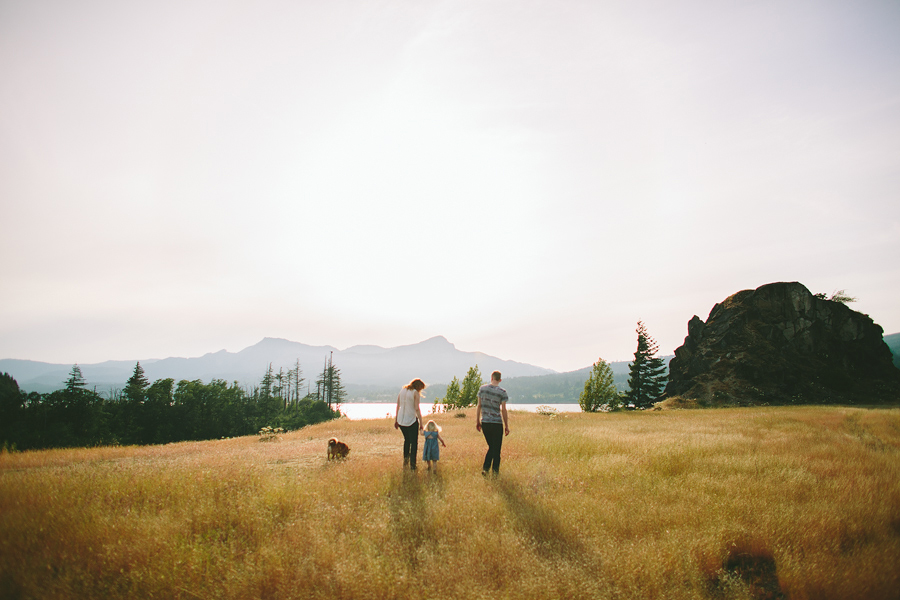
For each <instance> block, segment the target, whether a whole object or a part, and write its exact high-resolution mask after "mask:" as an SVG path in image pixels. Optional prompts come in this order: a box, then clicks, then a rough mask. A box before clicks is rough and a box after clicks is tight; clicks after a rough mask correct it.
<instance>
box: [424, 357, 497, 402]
mask: <svg viewBox="0 0 900 600" xmlns="http://www.w3.org/2000/svg"><path fill="white" fill-rule="evenodd" d="M482 385H484V380H483V379H482V378H481V371H480V370H479V369H478V365H475V366H474V367H470V368H469V371H468V372H467V373H466V376H465V377H463V380H462V383H460V382H459V379H457V378H456V376H455V375H454V377H453V379H452V380H451V381H450V383H448V384H447V391H446V392H445V393H444V397H443V398H435V400H434V408H433V411H432V412H440V411H441V410H444V411H447V410H455V409H460V408H468V407H470V406H475V405H476V404H478V390H479V389H480V388H481V386H482Z"/></svg>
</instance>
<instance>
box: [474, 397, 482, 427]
mask: <svg viewBox="0 0 900 600" xmlns="http://www.w3.org/2000/svg"><path fill="white" fill-rule="evenodd" d="M475 429H477V430H478V431H481V396H478V407H477V408H476V409H475Z"/></svg>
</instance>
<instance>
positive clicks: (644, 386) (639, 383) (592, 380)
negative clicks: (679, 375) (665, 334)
mask: <svg viewBox="0 0 900 600" xmlns="http://www.w3.org/2000/svg"><path fill="white" fill-rule="evenodd" d="M636 332H637V350H635V352H634V361H633V362H632V363H631V364H630V365H628V370H629V376H628V391H627V392H624V393H620V392H619V390H618V389H617V388H616V384H615V382H614V381H613V372H612V369H611V368H610V366H609V363H608V362H606V361H605V360H603V359H602V358H601V359H599V360H598V361H597V362H595V363H594V366H593V368H592V369H591V374H590V376H589V377H588V379H587V381H585V382H584V391H583V392H582V393H581V396H580V397H579V399H578V403H579V404H580V405H581V410H583V411H585V412H597V411H601V410H602V411H613V410H619V409H620V408H622V407H623V406H626V405H631V406H633V407H634V408H638V409H643V408H650V406H652V404H653V403H654V402H655V401H656V400H657V399H658V398H659V397H660V395H661V394H662V391H663V389H664V388H665V383H666V365H665V361H663V359H662V358H660V357H658V356H656V353H657V352H658V351H659V345H658V344H657V343H656V341H655V340H654V339H653V338H652V337H650V334H649V333H647V327H646V326H645V325H644V323H643V322H642V321H638V323H637V330H636Z"/></svg>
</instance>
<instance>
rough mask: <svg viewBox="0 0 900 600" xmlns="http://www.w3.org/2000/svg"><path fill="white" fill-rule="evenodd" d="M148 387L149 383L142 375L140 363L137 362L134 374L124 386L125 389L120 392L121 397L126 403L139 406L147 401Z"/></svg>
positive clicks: (142, 370)
mask: <svg viewBox="0 0 900 600" xmlns="http://www.w3.org/2000/svg"><path fill="white" fill-rule="evenodd" d="M149 387H150V382H149V381H148V380H147V377H146V376H145V375H144V368H143V367H141V363H140V362H138V363H137V364H136V365H134V373H133V374H132V375H131V377H130V378H129V379H128V382H127V383H126V384H125V389H124V390H122V395H123V396H124V398H125V400H126V401H128V402H133V403H135V404H141V403H143V402H144V401H145V400H146V399H147V388H149Z"/></svg>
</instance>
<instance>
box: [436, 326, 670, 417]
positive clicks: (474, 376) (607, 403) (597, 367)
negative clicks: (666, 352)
mask: <svg viewBox="0 0 900 600" xmlns="http://www.w3.org/2000/svg"><path fill="white" fill-rule="evenodd" d="M636 333H637V350H635V353H634V360H633V361H632V362H631V363H630V364H629V365H628V391H627V392H619V390H618V388H617V387H616V383H615V377H614V375H613V372H612V367H610V365H609V363H608V362H606V361H605V360H603V359H602V358H601V359H599V360H598V361H597V362H596V363H594V365H593V367H592V368H591V371H590V374H589V376H588V378H587V380H586V381H585V382H584V390H583V391H582V392H581V395H580V397H579V399H578V404H579V405H580V406H581V410H582V411H584V412H598V411H603V412H609V411H615V410H620V409H622V408H635V409H645V408H650V407H651V406H652V405H653V403H654V402H656V401H657V400H658V399H659V397H660V396H661V395H662V392H663V389H664V388H665V384H666V378H667V377H666V365H665V361H664V360H663V359H662V358H660V357H658V356H656V353H657V352H658V351H659V345H658V344H657V343H656V341H655V340H654V339H653V338H652V337H651V336H650V334H649V333H648V332H647V327H646V325H644V323H643V322H642V321H638V323H637V329H636ZM483 384H484V381H483V380H482V378H481V372H480V371H479V370H478V365H475V366H474V367H471V368H470V369H469V371H468V373H466V376H465V377H464V378H463V380H462V382H460V381H459V379H457V378H456V377H454V378H453V380H452V381H451V382H450V383H449V384H448V385H447V391H446V393H445V396H444V397H443V398H436V399H435V401H434V406H433V408H432V412H440V411H441V410H444V411H447V410H455V409H462V408H467V407H470V406H475V405H476V404H477V403H478V389H479V388H480V387H481V386H482V385H483Z"/></svg>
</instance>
